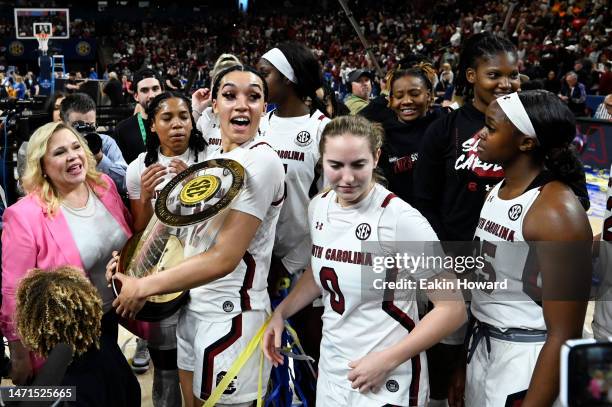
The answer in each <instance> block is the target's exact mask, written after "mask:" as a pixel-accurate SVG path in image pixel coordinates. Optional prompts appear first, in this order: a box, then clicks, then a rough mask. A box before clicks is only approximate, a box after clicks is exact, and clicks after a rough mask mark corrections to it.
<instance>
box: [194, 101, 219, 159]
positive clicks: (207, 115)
mask: <svg viewBox="0 0 612 407" xmlns="http://www.w3.org/2000/svg"><path fill="white" fill-rule="evenodd" d="M196 128H197V129H198V130H200V131H201V132H202V136H204V140H206V142H207V143H208V147H207V150H208V151H209V152H210V151H213V150H217V149H219V148H221V128H220V127H219V118H218V117H217V115H216V114H214V113H213V110H212V107H207V108H206V109H204V111H203V112H202V115H201V116H200V118H199V119H198V121H197V122H196Z"/></svg>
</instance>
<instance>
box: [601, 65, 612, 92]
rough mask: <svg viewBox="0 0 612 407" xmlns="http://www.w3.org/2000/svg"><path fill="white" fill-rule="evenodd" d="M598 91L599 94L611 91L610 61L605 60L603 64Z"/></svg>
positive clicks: (611, 73)
mask: <svg viewBox="0 0 612 407" xmlns="http://www.w3.org/2000/svg"><path fill="white" fill-rule="evenodd" d="M598 92H599V94H600V95H608V94H610V93H612V62H611V61H607V62H606V63H604V64H603V72H602V73H601V76H600V77H599V86H598Z"/></svg>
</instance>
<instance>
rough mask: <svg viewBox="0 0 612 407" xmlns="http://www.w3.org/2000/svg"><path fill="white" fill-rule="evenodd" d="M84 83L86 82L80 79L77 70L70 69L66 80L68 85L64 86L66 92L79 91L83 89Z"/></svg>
mask: <svg viewBox="0 0 612 407" xmlns="http://www.w3.org/2000/svg"><path fill="white" fill-rule="evenodd" d="M83 83H85V82H82V81H80V80H79V79H78V77H77V73H76V72H74V71H70V72H69V73H68V80H67V81H66V85H65V86H64V88H65V90H66V93H68V94H70V93H74V92H78V91H79V90H80V89H81V86H82V85H83Z"/></svg>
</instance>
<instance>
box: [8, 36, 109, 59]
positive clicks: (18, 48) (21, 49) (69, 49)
mask: <svg viewBox="0 0 612 407" xmlns="http://www.w3.org/2000/svg"><path fill="white" fill-rule="evenodd" d="M4 46H5V48H6V52H5V55H6V58H7V59H8V60H9V61H13V62H16V61H25V60H33V59H36V58H38V56H39V54H40V52H39V51H38V42H36V41H35V40H18V39H9V40H6V41H5V42H4ZM96 50H97V44H96V40H93V39H89V38H88V39H82V38H71V39H69V40H50V41H49V53H55V54H59V55H63V56H64V58H65V59H66V60H83V61H86V60H93V59H95V58H96Z"/></svg>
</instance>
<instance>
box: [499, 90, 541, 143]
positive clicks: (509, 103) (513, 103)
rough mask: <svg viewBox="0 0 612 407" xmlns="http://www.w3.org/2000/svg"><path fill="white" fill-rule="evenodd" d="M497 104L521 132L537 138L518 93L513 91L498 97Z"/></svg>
mask: <svg viewBox="0 0 612 407" xmlns="http://www.w3.org/2000/svg"><path fill="white" fill-rule="evenodd" d="M497 104H498V105H499V107H501V109H502V110H503V111H504V113H505V114H506V116H507V117H508V119H509V120H510V121H511V122H512V124H514V125H515V126H516V128H517V129H519V131H520V132H521V133H523V134H525V135H527V136H531V137H534V138H535V139H536V140H537V139H538V136H537V134H536V132H535V130H534V128H533V124H532V123H531V120H530V119H529V116H528V115H527V110H525V106H523V103H522V102H521V99H520V98H519V96H518V93H516V92H514V93H510V94H509V95H504V96H500V97H498V98H497Z"/></svg>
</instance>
